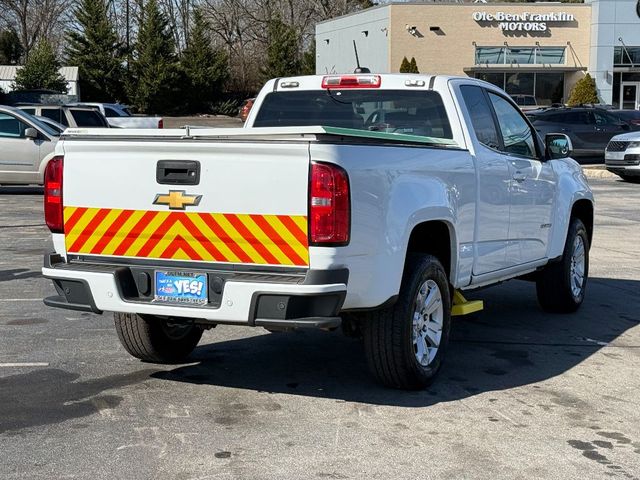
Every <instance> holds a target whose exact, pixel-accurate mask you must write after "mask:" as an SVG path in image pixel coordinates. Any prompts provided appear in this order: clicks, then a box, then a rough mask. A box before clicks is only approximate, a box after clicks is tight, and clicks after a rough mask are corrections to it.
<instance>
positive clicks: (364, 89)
mask: <svg viewBox="0 0 640 480" xmlns="http://www.w3.org/2000/svg"><path fill="white" fill-rule="evenodd" d="M426 85H429V87H428V89H427V88H420V87H426ZM416 87H418V88H416ZM320 125H322V126H320ZM254 127H268V128H254ZM374 129H375V130H374ZM115 148H117V151H118V154H117V155H113V153H112V152H113V150H114V149H115ZM56 153H57V155H58V157H57V158H56V160H55V161H52V162H51V163H50V164H49V168H48V169H47V176H46V178H47V182H48V183H47V185H45V207H44V211H45V219H46V223H47V225H48V226H49V228H50V230H51V232H52V235H53V239H54V241H53V245H54V248H55V252H52V253H51V254H48V255H47V256H46V257H45V267H44V268H43V274H44V276H45V277H46V278H50V279H52V280H53V282H54V285H55V288H56V291H57V295H54V296H51V297H48V298H47V299H46V300H45V303H46V304H47V305H50V306H53V307H59V308H68V309H72V310H85V311H92V312H95V313H103V312H115V313H114V321H115V326H116V330H117V332H118V336H119V339H120V341H121V342H122V344H123V346H124V348H125V349H126V350H127V351H128V352H129V353H130V354H131V355H133V356H135V357H137V358H139V359H142V360H145V361H151V362H160V363H164V362H171V363H174V362H180V361H183V360H184V359H185V358H186V357H187V356H188V355H189V354H190V353H191V351H192V350H193V349H194V348H195V347H196V345H197V344H198V342H199V340H200V338H201V336H202V333H203V330H205V329H210V328H213V327H215V326H216V325H218V324H232V325H243V326H245V327H264V328H266V329H267V330H270V331H277V330H283V329H284V330H287V329H295V328H323V329H332V328H336V327H338V326H340V325H341V324H343V329H344V331H345V332H346V333H348V334H352V335H357V334H358V333H359V332H361V333H362V335H363V337H364V352H365V354H366V356H367V360H368V364H369V366H370V367H371V369H372V372H373V374H374V375H375V376H376V377H377V378H378V380H379V381H380V382H381V383H383V384H385V385H388V386H390V387H395V388H407V389H416V388H422V387H425V386H426V385H428V384H429V383H430V382H431V381H432V380H433V379H434V377H435V375H436V374H437V372H438V371H439V369H440V366H441V365H442V361H443V359H444V357H445V355H446V349H447V343H448V339H449V332H450V328H451V315H452V314H455V315H460V314H466V313H470V312H472V311H474V310H476V309H478V308H481V306H479V305H478V302H475V303H474V302H468V301H466V300H465V299H464V298H463V297H462V294H461V293H460V291H456V290H459V289H474V288H480V287H483V286H487V285H492V284H498V283H501V282H502V281H504V280H507V279H510V278H518V277H524V278H526V279H529V280H534V281H536V291H537V295H538V301H539V303H540V305H541V306H542V308H544V309H545V310H548V311H553V312H563V313H569V312H575V311H576V310H577V309H578V308H579V307H580V305H581V304H582V302H583V300H584V298H585V291H586V290H585V287H586V284H587V276H588V266H589V262H588V260H589V246H590V243H591V238H592V232H593V195H592V193H591V190H590V188H589V185H588V183H587V181H586V178H585V176H584V174H583V173H582V169H581V168H580V166H579V165H578V164H577V163H576V162H575V161H573V160H572V159H571V158H569V157H570V155H571V142H570V140H569V138H568V137H567V136H566V135H563V134H553V135H548V136H547V137H546V138H545V139H544V140H542V139H541V138H539V136H538V135H536V132H535V130H534V128H533V127H532V126H531V124H530V123H529V122H528V121H527V119H526V117H525V116H524V115H523V113H522V112H521V111H520V109H519V108H518V106H517V105H516V104H515V103H514V102H513V100H512V99H511V98H509V96H508V95H507V94H506V93H505V92H504V91H502V90H500V89H499V88H498V87H495V86H493V85H490V84H487V83H485V82H481V81H478V80H475V79H472V78H468V77H446V76H443V75H437V76H433V75H403V74H392V75H371V74H368V75H353V74H350V75H328V76H308V77H295V78H291V79H281V80H280V81H278V80H271V81H269V82H267V84H266V85H265V86H264V88H263V89H262V91H261V92H260V94H259V96H258V97H257V99H256V101H255V104H254V106H253V108H252V110H251V113H250V115H249V117H248V119H247V122H246V123H245V127H244V128H235V129H220V128H218V129H194V130H191V129H189V128H185V129H184V130H173V131H171V132H169V131H168V132H167V134H166V135H162V136H158V135H157V134H155V133H154V132H152V131H136V132H133V133H132V132H130V131H122V130H118V129H111V130H99V131H95V132H88V131H83V130H75V131H72V132H70V133H69V135H68V136H67V135H65V138H64V139H63V140H62V141H61V144H59V145H58V148H57V150H56ZM63 165H64V168H63ZM60 184H64V196H63V195H62V194H61V192H60V191H59V190H56V185H60ZM65 219H66V220H65ZM452 303H453V304H454V305H455V307H452ZM525 303H526V302H522V305H520V306H519V307H518V308H524V305H525ZM247 360H248V361H249V357H247Z"/></svg>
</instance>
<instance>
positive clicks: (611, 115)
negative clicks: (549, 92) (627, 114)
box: [526, 107, 640, 157]
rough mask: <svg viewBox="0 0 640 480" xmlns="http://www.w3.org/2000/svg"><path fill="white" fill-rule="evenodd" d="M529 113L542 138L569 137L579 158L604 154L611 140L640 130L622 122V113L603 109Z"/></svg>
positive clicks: (554, 110)
mask: <svg viewBox="0 0 640 480" xmlns="http://www.w3.org/2000/svg"><path fill="white" fill-rule="evenodd" d="M526 113H527V116H528V117H529V119H530V120H531V123H533V126H534V127H535V128H536V130H537V131H538V132H539V133H540V135H541V136H542V137H543V138H544V136H545V135H546V134H548V133H564V134H566V135H568V136H569V138H571V142H572V143H573V152H574V156H576V157H579V156H583V157H586V156H601V155H604V149H605V148H606V146H607V144H608V143H609V140H611V137H613V136H614V135H619V134H621V133H626V132H629V131H631V130H634V129H640V125H633V124H631V123H629V122H627V121H625V120H623V119H622V118H621V117H620V116H619V115H618V113H619V112H616V111H613V110H604V109H602V108H593V107H573V108H569V107H563V108H546V109H541V110H534V111H531V112H526Z"/></svg>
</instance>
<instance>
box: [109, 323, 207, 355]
mask: <svg viewBox="0 0 640 480" xmlns="http://www.w3.org/2000/svg"><path fill="white" fill-rule="evenodd" d="M113 318H114V322H115V325H116V331H117V332H118V338H119V339H120V343H121V344H122V346H123V347H124V348H125V350H127V352H129V353H130V354H131V355H133V356H134V357H136V358H139V359H140V360H144V361H145V362H153V363H178V362H181V361H183V360H184V359H186V358H187V357H188V356H189V354H190V353H191V352H192V351H193V349H194V348H196V346H197V345H198V342H199V341H200V338H201V337H202V329H201V328H200V327H198V326H196V325H193V324H191V323H184V322H175V323H174V322H172V321H171V320H167V319H163V318H160V317H154V316H147V315H145V316H141V315H137V314H135V313H114V314H113Z"/></svg>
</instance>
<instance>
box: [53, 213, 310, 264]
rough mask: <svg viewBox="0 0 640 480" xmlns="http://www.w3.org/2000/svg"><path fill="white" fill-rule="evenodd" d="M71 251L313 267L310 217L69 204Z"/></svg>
mask: <svg viewBox="0 0 640 480" xmlns="http://www.w3.org/2000/svg"><path fill="white" fill-rule="evenodd" d="M64 232H65V244H66V248H67V252H69V253H81V254H87V255H89V254H90V255H111V256H125V257H143V258H161V259H172V260H201V261H212V262H230V263H255V264H268V265H295V266H307V265H309V249H308V246H309V244H308V240H307V217H306V216H304V215H294V216H289V215H247V214H232V213H197V212H164V211H163V212H156V211H145V210H119V209H104V208H84V207H64Z"/></svg>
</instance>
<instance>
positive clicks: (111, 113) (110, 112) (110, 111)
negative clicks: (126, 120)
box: [104, 107, 122, 118]
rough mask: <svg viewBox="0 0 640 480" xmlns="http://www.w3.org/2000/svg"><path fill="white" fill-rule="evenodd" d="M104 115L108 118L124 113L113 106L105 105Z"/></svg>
mask: <svg viewBox="0 0 640 480" xmlns="http://www.w3.org/2000/svg"><path fill="white" fill-rule="evenodd" d="M104 116H105V117H107V118H112V117H121V116H122V115H120V114H119V113H118V112H117V111H116V110H114V109H113V108H111V107H104Z"/></svg>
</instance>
